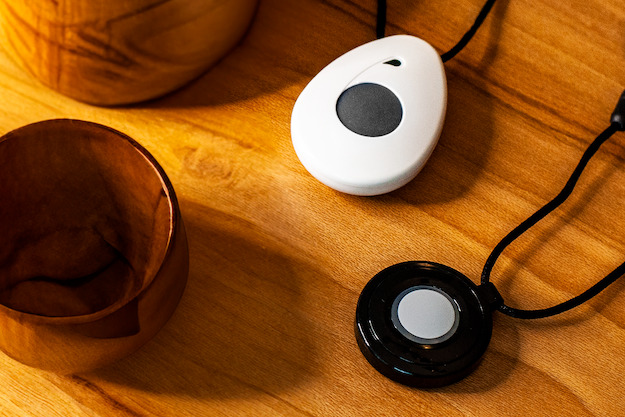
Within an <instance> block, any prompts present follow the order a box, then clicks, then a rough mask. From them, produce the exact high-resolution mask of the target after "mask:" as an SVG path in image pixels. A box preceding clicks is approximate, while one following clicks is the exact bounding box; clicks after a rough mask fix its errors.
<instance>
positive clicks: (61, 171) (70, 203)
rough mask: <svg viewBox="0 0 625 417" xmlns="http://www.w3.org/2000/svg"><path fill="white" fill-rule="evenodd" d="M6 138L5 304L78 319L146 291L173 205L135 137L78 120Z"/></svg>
mask: <svg viewBox="0 0 625 417" xmlns="http://www.w3.org/2000/svg"><path fill="white" fill-rule="evenodd" d="M0 140H2V141H1V142H0V196H2V197H1V198H2V204H1V205H0V236H2V239H0V303H2V304H4V305H5V306H7V307H9V308H12V309H14V310H18V311H22V312H26V313H32V314H37V315H41V316H50V317H59V316H78V315H85V314H91V313H95V312H98V311H100V310H102V309H105V308H107V307H109V306H111V305H113V304H114V303H116V302H119V301H120V300H126V301H128V300H129V299H131V298H132V297H134V296H135V295H136V294H137V293H138V292H139V291H140V290H141V289H142V288H144V287H145V286H146V285H148V284H149V281H150V280H151V279H152V278H153V277H154V275H155V274H156V272H158V269H159V267H160V263H161V262H162V260H163V258H164V256H165V253H166V251H167V245H168V242H169V236H170V233H171V224H172V221H171V207H170V203H169V199H168V195H167V191H166V189H164V185H163V183H162V182H161V179H160V176H159V175H158V172H157V171H156V169H155V168H154V166H153V165H152V164H151V163H150V160H149V159H148V158H146V157H145V156H144V155H143V153H142V152H140V151H139V150H138V149H137V148H136V147H135V146H134V144H133V142H132V141H131V140H129V139H128V138H126V137H125V136H123V135H121V134H120V133H118V132H115V131H113V130H110V129H107V128H104V127H102V126H99V125H95V124H92V123H87V122H79V121H72V120H53V121H47V122H41V123H36V124H33V125H29V126H26V127H24V128H21V129H18V130H16V131H13V132H11V133H9V134H7V135H5V136H4V138H2V139H0Z"/></svg>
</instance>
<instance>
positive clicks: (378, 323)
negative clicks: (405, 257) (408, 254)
mask: <svg viewBox="0 0 625 417" xmlns="http://www.w3.org/2000/svg"><path fill="white" fill-rule="evenodd" d="M493 291H496V290H494V288H492V287H491V286H490V285H488V284H487V285H486V286H479V287H478V286H477V285H475V284H474V283H473V282H472V281H471V280H469V279H468V278H467V277H466V276H464V275H463V274H461V273H460V272H458V271H456V270H455V269H452V268H449V267H447V266H445V265H441V264H437V263H433V262H417V261H414V262H404V263H400V264H397V265H393V266H391V267H388V268H386V269H384V270H383V271H381V272H379V273H378V274H377V275H376V276H374V277H373V278H372V279H371V281H369V283H367V285H366V286H365V288H364V289H363V291H362V293H361V295H360V298H359V300H358V306H357V307H356V324H355V331H356V339H357V341H358V346H359V347H360V350H361V351H362V353H363V354H364V356H365V358H366V359H367V360H368V361H369V363H371V365H372V366H373V367H374V368H375V369H377V370H378V371H379V372H380V373H382V374H383V375H385V376H387V377H388V378H390V379H392V380H395V381H397V382H400V383H402V384H405V385H409V386H415V387H424V388H429V387H439V386H443V385H448V384H451V383H453V382H456V381H458V380H460V379H462V378H463V377H465V376H466V375H468V374H469V373H470V372H471V371H472V370H473V369H475V367H476V366H477V365H478V363H479V360H480V358H481V357H482V354H483V353H484V351H485V350H486V348H487V346H488V343H489V342H490V337H491V333H492V317H491V313H492V310H491V308H490V306H491V305H492V303H493V299H494V298H495V297H496V296H495V295H494V293H493ZM497 295H498V294H497Z"/></svg>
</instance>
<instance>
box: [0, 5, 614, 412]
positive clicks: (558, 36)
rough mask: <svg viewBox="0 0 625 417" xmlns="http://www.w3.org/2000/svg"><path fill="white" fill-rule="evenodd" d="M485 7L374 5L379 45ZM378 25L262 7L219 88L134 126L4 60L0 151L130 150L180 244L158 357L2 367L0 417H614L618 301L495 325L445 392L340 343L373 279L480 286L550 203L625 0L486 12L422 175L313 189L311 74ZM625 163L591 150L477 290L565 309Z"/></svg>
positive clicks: (354, 13) (602, 245)
mask: <svg viewBox="0 0 625 417" xmlns="http://www.w3.org/2000/svg"><path fill="white" fill-rule="evenodd" d="M481 5H482V1H481V0H457V1H453V2H452V1H438V2H424V1H408V0H393V1H389V10H388V18H389V25H388V28H387V32H388V33H389V34H396V33H409V34H413V35H416V36H419V37H421V38H423V39H425V40H427V41H428V42H430V43H431V44H432V45H433V46H434V47H435V48H436V49H437V50H439V51H441V52H444V51H446V50H447V49H449V48H450V47H451V46H452V45H453V44H454V43H455V42H456V41H457V40H458V39H459V38H460V37H461V36H462V34H463V33H464V32H465V30H466V29H467V28H468V27H469V25H470V24H471V23H472V22H473V19H474V18H475V16H476V15H477V13H478V11H479V9H480V7H481ZM375 9H376V3H375V1H373V0H367V1H363V2H356V1H352V0H323V1H313V0H300V1H291V2H286V1H280V0H263V1H261V3H260V7H259V9H258V12H257V15H256V17H255V21H254V23H253V25H252V27H251V30H250V31H249V33H248V34H247V35H246V37H245V38H244V39H243V41H242V43H241V44H240V45H239V46H238V47H237V48H236V49H235V50H234V51H233V52H232V53H231V54H230V55H229V56H228V57H227V58H225V59H224V60H222V61H221V62H220V63H219V64H218V65H217V66H215V67H214V68H213V69H212V70H211V71H210V72H208V73H207V74H205V75H204V76H202V77H201V78H199V79H198V80H197V81H196V82H194V83H193V84H191V85H189V86H188V87H186V88H184V89H183V90H181V91H179V92H176V93H174V94H171V95H169V96H167V97H165V98H162V99H160V100H157V101H153V102H150V103H147V104H142V105H136V106H132V107H123V108H108V109H103V108H97V107H91V106H88V105H84V104H80V103H77V102H75V101H73V100H71V99H68V98H66V97H64V96H61V95H59V94H58V93H55V92H53V91H52V90H49V89H47V88H45V87H44V86H42V85H41V84H39V82H37V81H36V80H34V79H33V78H32V77H31V76H30V75H28V74H27V73H25V72H24V71H23V70H22V69H21V67H20V66H19V65H17V64H16V63H14V62H13V61H12V60H11V59H10V58H8V56H7V55H6V54H5V53H4V52H0V92H1V94H2V97H3V103H4V104H3V106H2V112H0V114H1V117H0V129H2V132H3V133H4V132H7V131H9V130H12V129H14V128H16V127H19V126H22V125H25V124H27V123H30V122H34V121H39V120H42V119H48V118H58V117H72V118H79V119H86V120H90V121H94V122H98V123H102V124H105V125H109V126H111V127H113V128H115V129H118V130H121V131H123V132H125V133H127V134H128V135H130V136H131V137H133V138H135V139H136V140H137V141H139V142H140V143H141V144H143V145H144V146H145V147H146V148H147V149H148V150H149V151H150V152H151V153H152V154H153V155H154V156H155V158H156V159H157V160H158V161H159V162H160V163H161V165H162V166H163V167H164V169H165V170H166V171H167V173H168V175H169V177H170V178H171V180H172V183H173V185H174V187H175V189H176V192H177V194H178V197H179V200H180V204H181V210H182V214H183V217H184V221H185V224H186V227H187V232H188V237H189V246H190V276H189V282H188V286H187V289H186V292H185V293H184V295H183V297H182V300H181V303H180V305H179V307H178V309H177V310H176V312H175V313H174V315H173V317H172V318H171V320H170V321H169V322H168V323H167V325H166V326H165V327H164V329H163V330H162V331H161V332H160V333H159V334H158V335H157V336H156V338H155V339H153V340H152V341H151V342H150V343H148V344H147V345H145V346H144V347H143V348H142V349H141V350H139V351H138V352H136V353H135V354H133V355H131V356H130V357H128V358H126V359H124V360H122V361H120V362H118V363H116V364H114V365H112V366H109V367H107V368H104V369H101V370H99V371H96V372H93V373H89V374H80V375H73V376H69V377H60V376H55V375H53V374H47V373H44V372H42V371H37V370H33V369H31V368H28V367H26V366H24V365H21V364H19V363H17V362H15V361H13V360H11V359H9V358H8V357H6V356H0V383H1V384H2V394H1V396H0V414H2V415H6V416H31V415H33V416H68V415H86V416H115V415H119V416H222V415H223V416H276V415H285V416H311V415H314V416H350V415H353V416H369V415H372V416H373V415H381V416H382V415H383V416H419V415H425V416H439V415H440V416H461V415H468V416H503V415H511V416H515V415H518V416H528V415H536V416H545V415H564V416H618V415H625V411H624V408H623V398H624V396H625V381H624V379H623V377H622V375H623V372H624V371H625V355H623V344H624V342H625V285H624V284H623V282H622V281H617V283H616V284H615V285H613V286H612V287H610V288H609V289H607V290H606V291H605V292H604V293H602V294H601V295H600V296H598V297H597V298H595V299H593V300H592V301H591V302H589V303H587V304H586V305H584V306H582V307H580V308H578V309H577V310H576V311H572V312H569V313H566V314H563V315H561V316H559V317H554V318H550V319H544V320H539V321H530V322H524V321H521V320H518V319H511V318H508V317H506V316H503V315H501V314H495V316H494V331H493V339H492V342H491V345H490V348H489V350H488V351H487V353H486V354H485V356H484V359H483V362H482V363H481V365H480V366H479V368H478V369H477V370H476V371H475V372H474V373H473V374H471V375H470V376H469V377H468V378H467V379H465V380H463V381H461V382H459V383H457V384H455V385H452V386H449V387H446V388H442V389H436V390H415V389H410V388H406V387H403V386H400V385H398V384H395V383H393V382H391V381H389V380H387V379H385V378H384V377H382V376H381V375H379V374H378V373H377V372H376V371H374V370H373V368H371V367H370V366H369V365H368V363H367V362H366V361H365V359H364V358H363V357H362V355H361V354H360V352H359V350H358V347H357V346H356V342H355V339H354V336H353V319H354V312H355V306H356V301H357V299H358V295H359V293H360V290H361V289H362V287H363V286H364V285H365V283H366V282H367V281H368V280H369V279H370V278H371V277H372V276H373V275H374V274H375V273H377V272H378V271H379V270H381V269H382V268H384V267H386V266H389V265H391V264H393V263H396V262H400V261H406V260H430V261H435V262H440V263H444V264H447V265H449V266H451V267H453V268H456V269H458V270H460V271H462V272H463V273H465V274H466V275H467V276H469V277H470V278H471V279H473V280H474V281H475V282H477V281H478V279H479V274H480V272H481V268H482V266H483V263H484V261H485V260H486V258H487V256H488V254H489V253H490V251H491V249H492V248H493V247H494V246H495V245H496V244H497V243H498V242H499V240H500V239H501V238H502V237H503V236H504V235H505V234H506V233H507V232H508V231H509V230H511V229H512V228H513V227H514V226H516V225H517V224H518V223H519V222H521V221H522V220H524V219H525V218H526V217H527V216H529V215H530V214H531V213H533V212H534V211H535V210H536V209H537V208H538V207H540V206H541V205H542V204H544V203H545V202H546V201H548V200H549V199H550V198H551V197H553V196H554V195H555V194H556V193H557V192H558V191H559V190H560V188H561V186H562V185H563V183H564V182H565V181H566V179H567V178H568V176H569V174H570V172H571V170H572V169H573V167H574V165H575V164H576V162H577V160H578V159H579V157H580V156H581V153H582V152H583V150H584V149H585V147H586V146H587V144H588V143H590V141H591V140H592V139H594V138H595V137H596V135H597V134H598V133H599V132H601V131H602V130H603V129H604V128H605V127H606V126H607V125H608V123H609V116H610V113H611V112H612V110H613V107H614V105H615V104H616V101H617V99H618V97H619V95H620V94H621V92H622V90H623V88H624V87H625V78H624V75H623V68H624V67H625V9H623V7H622V2H621V1H620V0H602V1H600V0H571V1H565V2H563V1H558V0H517V1H511V0H500V1H498V2H497V4H496V5H495V7H494V9H493V11H492V14H491V15H490V16H489V17H488V19H487V20H486V22H485V23H484V26H483V27H482V28H481V30H480V31H479V32H478V34H477V35H476V37H475V39H474V40H473V41H472V42H471V43H470V44H469V45H468V47H467V48H466V49H465V50H463V51H462V52H461V53H460V54H459V55H458V56H457V57H456V58H455V59H453V60H452V61H450V62H448V63H447V64H446V65H445V67H446V70H447V77H448V87H449V104H448V113H447V119H446V123H445V127H444V130H443V134H442V137H441V139H440V142H439V145H438V146H437V148H436V149H435V151H434V154H433V156H432V158H431V159H430V161H429V162H428V164H427V165H426V166H425V168H424V170H423V171H422V172H421V173H420V174H419V175H418V176H417V178H416V179H415V180H414V181H412V182H411V183H409V184H408V185H406V186H405V187H403V188H402V189H400V190H397V191H395V192H393V193H390V194H388V195H385V196H380V197H374V198H362V197H353V196H347V195H344V194H340V193H338V192H335V191H333V190H331V189H329V188H327V187H325V186H323V185H321V184H320V183H318V182H317V181H316V180H315V179H314V178H312V177H311V176H310V175H309V174H308V173H307V172H306V171H305V169H304V168H303V167H302V166H301V165H300V164H299V162H298V160H297V157H296V156H295V154H294V151H293V149H292V147H291V142H290V135H289V122H290V113H291V109H292V106H293V103H294V101H295V99H296V98H297V96H298V94H299V93H300V91H301V90H302V89H303V87H304V86H305V85H306V83H307V82H308V81H309V80H310V79H311V78H312V77H313V76H314V75H315V74H316V73H317V72H318V71H319V70H320V69H321V68H323V67H324V66H325V65H327V64H328V63H329V62H330V61H332V60H333V59H334V58H336V57H338V56H339V55H341V54H342V53H344V52H346V51H348V50H350V49H351V48H353V47H355V46H358V45H360V44H362V43H364V42H366V41H369V40H372V39H373V38H374V21H375V19H374V14H375ZM623 143H625V134H622V133H619V134H616V135H615V136H614V137H613V138H612V139H611V140H610V141H609V142H608V143H606V144H605V145H604V147H603V148H602V149H601V151H600V152H599V154H598V155H597V156H596V157H595V159H594V160H593V161H592V163H591V164H590V166H589V168H588V170H587V172H586V173H585V174H584V176H583V178H582V180H581V181H580V183H579V186H578V189H577V190H576V191H575V193H574V194H573V196H572V197H571V199H570V201H568V202H567V203H566V204H565V205H564V206H563V207H562V208H561V209H559V210H558V211H556V212H555V213H554V214H553V215H551V216H550V217H548V218H547V219H546V220H545V221H543V222H541V223H540V224H539V225H538V226H537V227H536V228H535V229H532V230H531V231H530V232H528V233H527V234H526V235H524V236H523V237H522V238H521V239H520V240H519V241H518V242H515V244H514V245H512V246H511V247H510V248H509V249H508V250H506V251H505V252H504V254H503V257H502V258H501V259H500V260H499V262H498V264H497V266H496V268H495V270H494V273H493V277H492V279H493V282H494V283H495V284H496V285H497V287H498V288H499V290H500V291H501V293H502V294H503V296H504V298H505V300H506V302H507V303H508V304H510V305H513V306H517V307H521V308H538V307H545V306H549V305H552V304H555V303H558V302H561V301H563V300H565V299H567V298H569V297H571V296H573V295H576V294H578V293H580V292H581V291H583V290H584V289H586V288H587V287H588V286H589V285H591V284H592V283H594V282H596V281H597V280H598V279H600V278H601V277H603V276H604V275H605V274H607V273H608V272H609V271H611V270H612V269H613V268H614V267H616V266H617V265H619V264H620V263H621V262H623V260H624V258H625V243H624V242H625V216H623V215H622V212H623V206H624V205H623V202H624V201H625V185H624V184H625V168H624V167H623V162H624V161H625V147H624V146H623ZM2 204H11V202H10V201H4V200H3V201H2ZM0 331H1V329H0Z"/></svg>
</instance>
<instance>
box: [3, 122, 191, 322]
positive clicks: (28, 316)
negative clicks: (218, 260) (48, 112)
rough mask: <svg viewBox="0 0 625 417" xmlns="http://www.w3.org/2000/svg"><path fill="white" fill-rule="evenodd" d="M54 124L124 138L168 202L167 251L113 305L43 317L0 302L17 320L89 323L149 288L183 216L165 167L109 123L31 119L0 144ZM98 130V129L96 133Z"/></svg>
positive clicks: (168, 251)
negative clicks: (137, 284)
mask: <svg viewBox="0 0 625 417" xmlns="http://www.w3.org/2000/svg"><path fill="white" fill-rule="evenodd" d="M45 125H48V126H54V127H56V128H57V129H58V128H59V127H60V128H66V129H68V131H69V130H71V129H75V128H76V127H78V128H81V129H82V128H88V127H91V128H93V129H94V131H97V130H101V131H103V132H105V133H109V134H113V135H114V136H115V137H118V138H119V139H122V140H125V141H127V142H128V143H129V144H130V145H131V146H132V147H133V149H134V150H135V151H137V152H138V153H139V154H140V155H141V156H143V158H144V159H145V160H146V163H148V164H149V165H150V166H151V168H152V170H153V171H154V172H155V173H156V174H157V176H158V178H159V180H160V182H161V186H162V188H163V190H165V193H166V197H167V201H168V203H169V234H168V236H167V243H166V250H165V253H164V254H163V257H162V259H161V264H160V267H159V268H158V270H157V271H156V273H154V274H153V275H152V276H150V277H146V279H145V280H144V282H143V285H142V286H141V287H140V288H139V289H138V290H136V291H133V292H131V293H130V294H128V295H127V296H126V297H124V298H121V299H119V300H118V301H116V302H114V303H113V304H111V305H109V306H108V307H105V308H103V309H101V310H98V311H95V312H93V313H89V314H82V315H76V316H45V315H40V314H33V313H27V312H23V311H19V310H15V309H13V308H11V307H8V306H6V305H4V304H0V314H5V315H8V316H11V317H13V318H15V319H17V320H27V321H30V322H35V323H42V324H54V325H71V324H82V323H89V322H92V321H96V320H99V319H102V318H104V317H106V316H108V315H110V314H112V313H114V312H116V311H117V310H119V309H121V308H122V307H124V306H126V305H127V304H128V303H129V302H130V301H132V300H134V299H135V298H138V297H139V296H140V295H141V294H142V293H143V292H144V291H145V290H146V288H148V287H149V285H150V284H151V283H152V281H154V279H155V278H156V277H157V276H158V275H159V274H160V272H161V269H162V266H163V263H164V262H165V260H166V259H168V258H169V257H170V254H171V251H172V250H173V249H172V248H173V242H175V238H176V235H177V233H178V231H177V229H178V227H179V223H180V221H181V219H182V217H181V214H180V208H179V206H178V198H177V197H176V193H175V191H174V187H173V185H172V184H171V181H170V180H169V178H168V177H167V174H166V173H165V170H164V169H163V167H161V165H160V164H159V163H158V161H156V159H155V158H154V157H153V156H152V154H150V152H148V150H147V149H145V148H144V147H143V146H142V145H141V144H140V143H139V142H137V141H136V140H134V139H133V138H131V137H130V136H128V135H126V134H125V133H122V132H120V131H118V130H116V129H113V128H111V127H109V126H106V125H103V124H100V123H95V122H89V121H85V120H79V119H70V118H59V119H48V120H42V121H39V122H34V123H30V124H27V125H25V126H22V127H19V128H17V129H14V130H11V131H10V132H7V133H5V134H4V135H2V136H0V144H2V143H4V142H5V141H7V140H9V139H12V138H19V137H20V136H19V135H23V134H24V133H29V131H30V130H31V129H33V128H41V127H42V126H45ZM96 133H97V132H96Z"/></svg>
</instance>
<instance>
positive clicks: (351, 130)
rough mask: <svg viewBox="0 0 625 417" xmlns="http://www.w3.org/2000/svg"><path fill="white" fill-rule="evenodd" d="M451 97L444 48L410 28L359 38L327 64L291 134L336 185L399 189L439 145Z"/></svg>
mask: <svg viewBox="0 0 625 417" xmlns="http://www.w3.org/2000/svg"><path fill="white" fill-rule="evenodd" d="M446 105H447V84H446V80H445V70H444V67H443V62H442V61H441V58H440V56H439V54H438V53H437V52H436V50H434V48H433V47H432V46H431V45H430V44H428V43H427V42H425V41H424V40H422V39H419V38H416V37H414V36H409V35H395V36H389V37H386V38H381V39H378V40H375V41H372V42H369V43H367V44H364V45H362V46H359V47H357V48H355V49H353V50H351V51H349V52H347V53H345V54H344V55H342V56H341V57H339V58H337V59H336V60H334V61H333V62H332V63H330V64H329V65H328V66H327V67H325V68H324V69H323V70H321V72H319V74H317V76H315V77H314V78H313V79H312V80H311V81H310V83H309V84H308V85H307V86H306V88H304V90H303V91H302V93H301V94H300V96H299V98H298V99H297V101H296V102H295V106H294V107H293V113H292V116H291V137H292V140H293V147H294V148H295V152H296V153H297V156H298V158H299V159H300V161H301V162H302V164H303V165H304V167H305V168H306V169H307V170H308V171H309V172H310V173H311V174H312V175H313V176H314V177H315V178H317V179H318V180H319V181H321V182H322V183H324V184H326V185H327V186H329V187H332V188H334V189H335V190H338V191H341V192H344V193H348V194H354V195H363V196H370V195H377V194H384V193H387V192H390V191H393V190H395V189H397V188H399V187H401V186H403V185H405V184H407V183H408V182H409V181H410V180H412V179H413V178H414V177H415V176H416V175H417V174H418V173H419V171H420V170H421V168H422V167H423V165H424V164H425V163H426V161H427V160H428V158H429V156H430V154H431V153H432V151H433V150H434V147H435V146H436V143H437V142H438V138H439V136H440V134H441V130H442V128H443V121H444V119H445V110H446Z"/></svg>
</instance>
